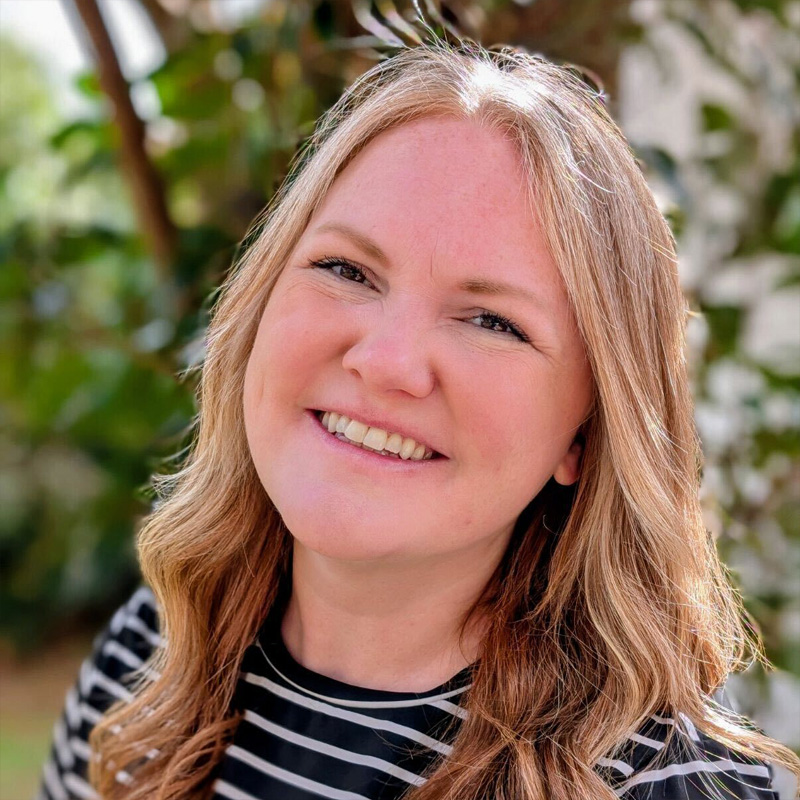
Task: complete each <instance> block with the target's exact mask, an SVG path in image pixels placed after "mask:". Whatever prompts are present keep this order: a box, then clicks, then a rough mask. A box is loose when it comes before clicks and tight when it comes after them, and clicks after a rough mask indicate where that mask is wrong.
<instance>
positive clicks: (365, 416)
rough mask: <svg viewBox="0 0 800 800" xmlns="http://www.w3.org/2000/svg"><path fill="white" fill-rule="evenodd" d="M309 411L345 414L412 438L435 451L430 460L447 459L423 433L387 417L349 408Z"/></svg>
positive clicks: (375, 426) (313, 411) (366, 423)
mask: <svg viewBox="0 0 800 800" xmlns="http://www.w3.org/2000/svg"><path fill="white" fill-rule="evenodd" d="M308 411H310V412H311V413H312V414H317V413H318V412H325V411H335V412H336V413H337V414H344V415H345V416H347V417H349V418H350V419H357V420H358V421H359V422H363V423H364V424H365V425H369V426H370V427H373V428H381V429H382V430H385V431H388V432H389V433H399V434H400V435H401V436H402V437H403V438H404V439H406V438H410V439H413V440H414V441H415V442H416V443H417V444H424V445H425V447H426V448H428V449H429V450H433V452H434V454H435V457H434V458H433V459H429V460H433V461H436V460H439V459H443V458H447V456H446V455H445V454H444V453H443V452H442V451H441V450H440V449H439V448H438V447H435V446H434V445H433V444H432V443H431V442H429V441H428V440H427V439H426V438H425V436H424V435H423V434H422V433H421V432H419V431H414V430H413V428H412V429H409V428H408V427H407V426H403V425H398V424H397V423H395V422H392V420H390V419H386V418H385V417H383V418H381V417H380V416H378V415H376V414H372V413H370V412H369V411H366V410H365V411H363V412H362V411H359V410H358V409H353V408H348V407H347V406H333V407H332V408H317V409H313V408H310V409H308ZM356 449H358V448H356ZM384 457H385V456H384Z"/></svg>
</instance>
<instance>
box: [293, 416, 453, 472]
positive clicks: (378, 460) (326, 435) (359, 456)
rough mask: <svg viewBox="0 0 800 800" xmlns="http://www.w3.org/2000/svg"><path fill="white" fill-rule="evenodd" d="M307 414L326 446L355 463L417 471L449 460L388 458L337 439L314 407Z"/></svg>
mask: <svg viewBox="0 0 800 800" xmlns="http://www.w3.org/2000/svg"><path fill="white" fill-rule="evenodd" d="M305 416H306V417H307V418H308V419H309V421H310V422H311V428H312V431H313V432H314V434H315V435H317V436H319V438H320V440H321V442H322V443H323V444H324V445H325V446H327V447H332V448H333V449H334V450H335V451H336V452H337V453H340V454H342V455H343V456H345V457H349V458H351V459H354V462H355V463H358V464H360V465H365V466H368V467H371V468H372V469H374V468H375V467H382V468H383V469H387V470H390V471H392V472H399V473H404V472H412V473H416V472H419V471H420V470H428V469H431V467H432V466H433V465H434V464H444V463H445V462H446V461H447V460H448V459H447V458H446V457H445V456H439V457H438V458H429V459H427V460H423V461H411V460H410V459H402V458H388V457H387V456H382V455H379V454H378V453H373V452H372V451H371V450H364V449H363V448H361V447H355V446H354V445H352V444H347V442H343V441H342V440H341V439H337V438H336V437H335V436H334V435H333V434H331V433H330V432H329V431H328V429H327V428H325V427H323V425H322V422H321V421H320V420H319V418H318V417H317V414H316V411H314V410H313V409H310V408H308V409H306V411H305Z"/></svg>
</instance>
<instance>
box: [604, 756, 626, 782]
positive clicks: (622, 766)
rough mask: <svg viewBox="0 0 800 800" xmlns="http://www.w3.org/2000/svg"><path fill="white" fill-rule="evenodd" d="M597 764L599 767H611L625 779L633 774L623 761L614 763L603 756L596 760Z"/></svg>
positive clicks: (614, 761)
mask: <svg viewBox="0 0 800 800" xmlns="http://www.w3.org/2000/svg"><path fill="white" fill-rule="evenodd" d="M597 763H598V764H599V765H600V766H601V767H611V768H612V769H615V770H616V771H617V772H621V773H622V774H623V775H624V776H625V777H626V778H627V777H628V776H629V775H632V774H633V767H632V766H631V765H630V764H626V763H625V762H624V761H616V760H615V759H613V758H606V757H605V756H603V757H602V758H598V759H597Z"/></svg>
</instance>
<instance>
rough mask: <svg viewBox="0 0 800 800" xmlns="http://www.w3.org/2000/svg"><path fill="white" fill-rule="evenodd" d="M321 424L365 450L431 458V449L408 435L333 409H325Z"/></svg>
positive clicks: (411, 457) (408, 457) (415, 458)
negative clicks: (351, 417)
mask: <svg viewBox="0 0 800 800" xmlns="http://www.w3.org/2000/svg"><path fill="white" fill-rule="evenodd" d="M322 424H323V425H324V426H325V427H326V428H327V429H328V430H329V431H330V432H331V433H333V434H337V433H339V434H342V435H343V436H345V437H346V438H347V439H349V440H350V442H352V443H353V444H357V445H359V446H361V447H364V448H366V449H367V450H374V451H376V452H378V453H381V454H383V455H388V456H394V457H397V456H399V457H400V458H402V459H403V460H406V459H410V460H411V461H423V460H427V459H430V458H433V450H431V449H430V448H429V447H425V445H424V444H419V443H417V442H416V441H415V440H414V439H412V438H410V437H409V436H405V437H404V436H402V435H401V434H399V433H389V432H388V431H385V430H383V428H373V427H370V426H369V425H366V424H365V423H363V422H359V421H358V420H357V419H350V417H347V416H345V415H344V414H337V413H336V412H335V411H326V412H324V413H323V415H322Z"/></svg>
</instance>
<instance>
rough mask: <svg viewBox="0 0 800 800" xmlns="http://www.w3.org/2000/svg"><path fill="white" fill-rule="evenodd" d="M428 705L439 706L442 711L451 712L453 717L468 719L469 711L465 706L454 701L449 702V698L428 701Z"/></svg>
mask: <svg viewBox="0 0 800 800" xmlns="http://www.w3.org/2000/svg"><path fill="white" fill-rule="evenodd" d="M429 705H432V706H434V707H435V708H439V709H441V710H442V711H446V712H447V713H448V714H452V715H453V716H455V717H461V719H469V711H467V709H466V708H462V707H461V706H459V705H457V704H456V703H451V702H450V701H449V700H437V701H436V702H435V703H430V704H429Z"/></svg>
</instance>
